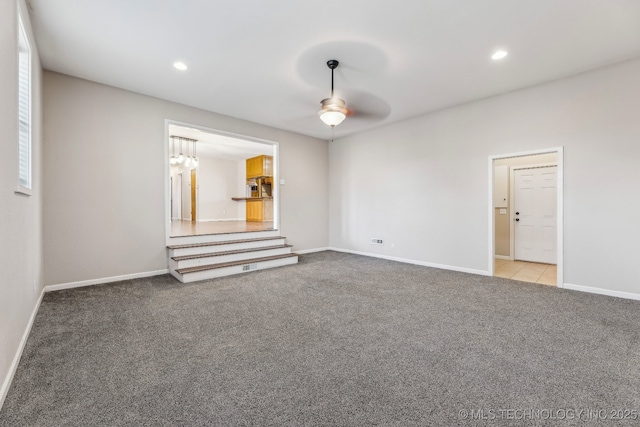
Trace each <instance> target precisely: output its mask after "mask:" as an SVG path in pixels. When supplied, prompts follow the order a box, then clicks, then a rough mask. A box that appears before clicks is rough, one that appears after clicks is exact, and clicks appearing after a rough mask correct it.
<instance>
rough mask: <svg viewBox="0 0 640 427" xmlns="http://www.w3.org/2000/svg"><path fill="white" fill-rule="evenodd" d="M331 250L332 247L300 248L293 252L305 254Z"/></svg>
mask: <svg viewBox="0 0 640 427" xmlns="http://www.w3.org/2000/svg"><path fill="white" fill-rule="evenodd" d="M329 250H331V248H315V249H303V250H301V251H298V250H294V251H293V252H295V253H297V254H300V255H304V254H312V253H314V252H324V251H329Z"/></svg>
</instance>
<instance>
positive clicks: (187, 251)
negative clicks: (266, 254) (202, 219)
mask: <svg viewBox="0 0 640 427" xmlns="http://www.w3.org/2000/svg"><path fill="white" fill-rule="evenodd" d="M284 242H285V238H284V237H283V238H282V239H277V240H263V241H259V242H245V243H229V244H224V245H215V246H200V247H197V248H183V249H169V257H174V256H189V255H200V254H212V253H219V252H226V251H235V250H244V249H254V248H266V247H267V246H277V245H284Z"/></svg>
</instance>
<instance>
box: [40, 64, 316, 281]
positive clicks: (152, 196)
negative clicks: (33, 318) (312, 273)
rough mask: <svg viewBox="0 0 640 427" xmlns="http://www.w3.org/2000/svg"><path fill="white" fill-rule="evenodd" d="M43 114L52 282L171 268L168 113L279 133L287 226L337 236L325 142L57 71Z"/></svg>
mask: <svg viewBox="0 0 640 427" xmlns="http://www.w3.org/2000/svg"><path fill="white" fill-rule="evenodd" d="M44 118H45V122H44V126H45V129H44V130H45V135H46V141H45V144H44V159H45V165H46V166H45V170H44V175H45V188H44V190H45V192H44V210H45V217H44V220H45V224H44V225H45V230H44V255H45V267H44V268H45V283H46V284H47V285H55V284H66V283H70V282H76V281H82V280H93V279H99V278H108V277H114V276H119V275H126V274H136V273H143V272H149V271H157V270H162V269H165V268H167V255H166V249H165V222H164V221H165V168H166V167H167V166H166V165H165V152H164V147H165V142H164V137H165V136H164V132H165V119H170V120H175V121H179V122H184V123H190V124H194V125H196V126H202V127H206V128H211V129H218V130H222V131H225V132H232V133H236V134H240V135H246V136H249V137H255V138H261V139H266V140H271V141H277V142H279V144H280V175H281V177H282V178H286V179H287V185H286V186H283V187H282V188H281V192H280V203H281V212H282V216H281V219H282V221H281V227H280V230H281V234H282V235H283V236H286V237H287V238H288V241H289V243H291V244H292V245H294V250H301V249H313V248H319V247H326V246H327V244H328V212H327V206H328V201H327V197H328V196H327V182H328V178H327V172H328V147H327V142H326V141H322V140H319V139H315V138H310V137H306V136H302V135H298V134H294V133H291V132H286V131H281V130H278V129H274V128H270V127H266V126H262V125H259V124H256V123H251V122H247V121H244V120H239V119H234V118H231V117H227V116H222V115H219V114H215V113H211V112H207V111H203V110H198V109H196V108H191V107H187V106H185V105H180V104H175V103H172V102H168V101H164V100H160V99H157V98H152V97H149V96H145V95H141V94H137V93H133V92H128V91H125V90H121V89H116V88H113V87H109V86H105V85H101V84H97V83H93V82H89V81H86V80H81V79H77V78H74V77H70V76H66V75H62V74H57V73H52V72H45V73H44ZM69 165H73V167H69ZM310 177H314V179H315V180H316V181H317V183H318V184H316V186H315V191H314V193H313V194H311V193H310V192H309V191H308V189H307V187H306V184H307V182H308V180H309V179H310Z"/></svg>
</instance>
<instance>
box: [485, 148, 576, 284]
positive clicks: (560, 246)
mask: <svg viewBox="0 0 640 427" xmlns="http://www.w3.org/2000/svg"><path fill="white" fill-rule="evenodd" d="M548 153H556V155H557V159H556V161H557V167H558V172H557V193H556V195H557V210H558V211H557V215H558V217H557V221H558V222H557V242H556V251H557V252H556V257H557V259H556V262H557V264H556V265H557V270H558V274H557V276H556V283H557V284H558V287H559V288H563V287H564V147H562V146H560V147H555V148H547V149H541V150H532V151H523V152H520V153H511V154H500V155H493V156H489V167H488V177H489V179H488V182H489V191H488V192H487V193H488V199H489V200H488V203H487V206H488V207H489V248H488V249H489V250H488V254H487V267H488V269H487V270H488V275H489V276H493V275H494V259H495V258H494V256H495V253H496V248H495V239H496V236H495V232H496V231H495V208H494V206H493V163H494V161H495V160H498V159H507V158H510V157H524V156H532V155H536V154H548Z"/></svg>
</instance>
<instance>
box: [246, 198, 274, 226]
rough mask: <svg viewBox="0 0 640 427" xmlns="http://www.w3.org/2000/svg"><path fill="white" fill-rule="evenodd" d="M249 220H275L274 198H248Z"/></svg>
mask: <svg viewBox="0 0 640 427" xmlns="http://www.w3.org/2000/svg"><path fill="white" fill-rule="evenodd" d="M247 221H253V222H264V221H273V199H258V200H250V199H249V200H247Z"/></svg>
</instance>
